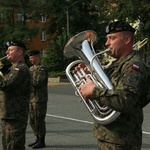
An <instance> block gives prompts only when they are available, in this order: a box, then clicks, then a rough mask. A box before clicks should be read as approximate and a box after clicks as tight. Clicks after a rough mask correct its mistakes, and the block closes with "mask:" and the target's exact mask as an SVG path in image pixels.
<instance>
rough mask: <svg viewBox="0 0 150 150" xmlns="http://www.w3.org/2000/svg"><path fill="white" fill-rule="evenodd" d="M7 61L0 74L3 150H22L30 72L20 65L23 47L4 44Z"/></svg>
mask: <svg viewBox="0 0 150 150" xmlns="http://www.w3.org/2000/svg"><path fill="white" fill-rule="evenodd" d="M6 46H7V51H6V54H7V59H8V60H9V61H10V62H11V64H12V65H11V67H10V68H9V69H8V70H7V71H6V72H5V74H2V73H1V74H0V90H1V97H0V117H1V125H2V145H3V149H4V150H25V132H26V127H27V120H28V110H29V109H28V107H29V96H30V72H29V68H28V66H27V65H26V64H25V62H24V56H25V51H26V46H25V45H24V44H23V43H22V42H19V41H8V42H7V43H6Z"/></svg>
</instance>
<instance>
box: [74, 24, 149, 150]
mask: <svg viewBox="0 0 150 150" xmlns="http://www.w3.org/2000/svg"><path fill="white" fill-rule="evenodd" d="M134 32H135V29H134V28H133V27H132V26H131V25H130V24H129V23H127V22H124V21H116V22H112V23H110V24H109V25H108V26H107V27H106V37H107V41H106V43H105V45H106V46H107V47H108V48H110V55H111V56H112V57H114V58H115V59H116V60H115V61H114V62H112V64H111V65H110V66H109V67H108V68H107V69H106V70H105V71H106V74H107V76H108V78H109V79H110V82H111V83H112V85H113V89H111V90H108V89H104V88H101V87H97V86H96V85H95V84H94V83H93V81H92V80H90V79H89V78H87V83H86V84H82V85H80V87H79V90H80V92H81V94H82V95H83V97H84V98H85V100H88V99H89V98H90V99H91V100H97V101H98V102H99V103H100V104H102V105H106V106H108V107H109V108H111V109H113V110H116V111H119V112H120V113H121V114H120V115H119V117H118V118H117V119H116V120H115V121H113V122H112V123H110V124H106V125H101V124H100V123H97V122H95V123H94V131H93V133H94V136H95V137H96V138H97V139H98V149H99V150H110V149H111V150H140V149H141V145H142V123H143V107H144V106H145V105H146V104H147V102H146V101H145V100H146V99H147V91H148V86H149V85H148V84H149V82H148V68H147V66H146V65H145V63H144V62H143V60H142V58H141V57H140V56H139V54H138V52H137V51H135V50H133V37H134ZM76 69H78V67H77V68H76ZM143 89H144V90H143Z"/></svg>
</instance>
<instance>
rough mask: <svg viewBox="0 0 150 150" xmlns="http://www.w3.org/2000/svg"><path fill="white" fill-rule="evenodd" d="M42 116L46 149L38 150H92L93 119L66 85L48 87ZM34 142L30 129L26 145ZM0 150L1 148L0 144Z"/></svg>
mask: <svg viewBox="0 0 150 150" xmlns="http://www.w3.org/2000/svg"><path fill="white" fill-rule="evenodd" d="M48 90H49V94H48V96H49V100H48V109H47V116H46V127H47V134H46V140H45V141H46V147H45V148H43V149H39V150H72V149H73V150H96V149H97V140H96V139H95V138H94V137H93V134H92V129H93V118H92V117H91V116H90V114H89V112H88V110H87V108H86V107H85V105H84V104H83V102H80V98H79V97H77V96H75V94H74V90H73V88H72V86H71V85H70V84H65V85H54V86H49V89H48ZM149 117H150V105H147V106H146V107H145V108H144V123H143V145H142V150H150V125H149V124H150V120H149ZM34 139H35V137H34V135H33V132H32V130H31V128H30V126H29V125H28V126H27V132H26V150H32V148H29V147H28V146H27V145H28V144H29V143H31V142H33V141H34ZM0 149H2V145H1V142H0Z"/></svg>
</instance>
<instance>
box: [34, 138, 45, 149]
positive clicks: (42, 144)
mask: <svg viewBox="0 0 150 150" xmlns="http://www.w3.org/2000/svg"><path fill="white" fill-rule="evenodd" d="M43 147H45V136H43V137H40V138H39V140H38V142H37V143H36V144H35V145H33V146H32V148H33V149H38V148H43Z"/></svg>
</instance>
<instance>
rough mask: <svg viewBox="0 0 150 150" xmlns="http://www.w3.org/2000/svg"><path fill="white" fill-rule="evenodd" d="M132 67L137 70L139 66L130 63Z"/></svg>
mask: <svg viewBox="0 0 150 150" xmlns="http://www.w3.org/2000/svg"><path fill="white" fill-rule="evenodd" d="M132 69H134V70H136V71H139V69H140V67H139V66H137V65H135V64H133V65H132Z"/></svg>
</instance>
